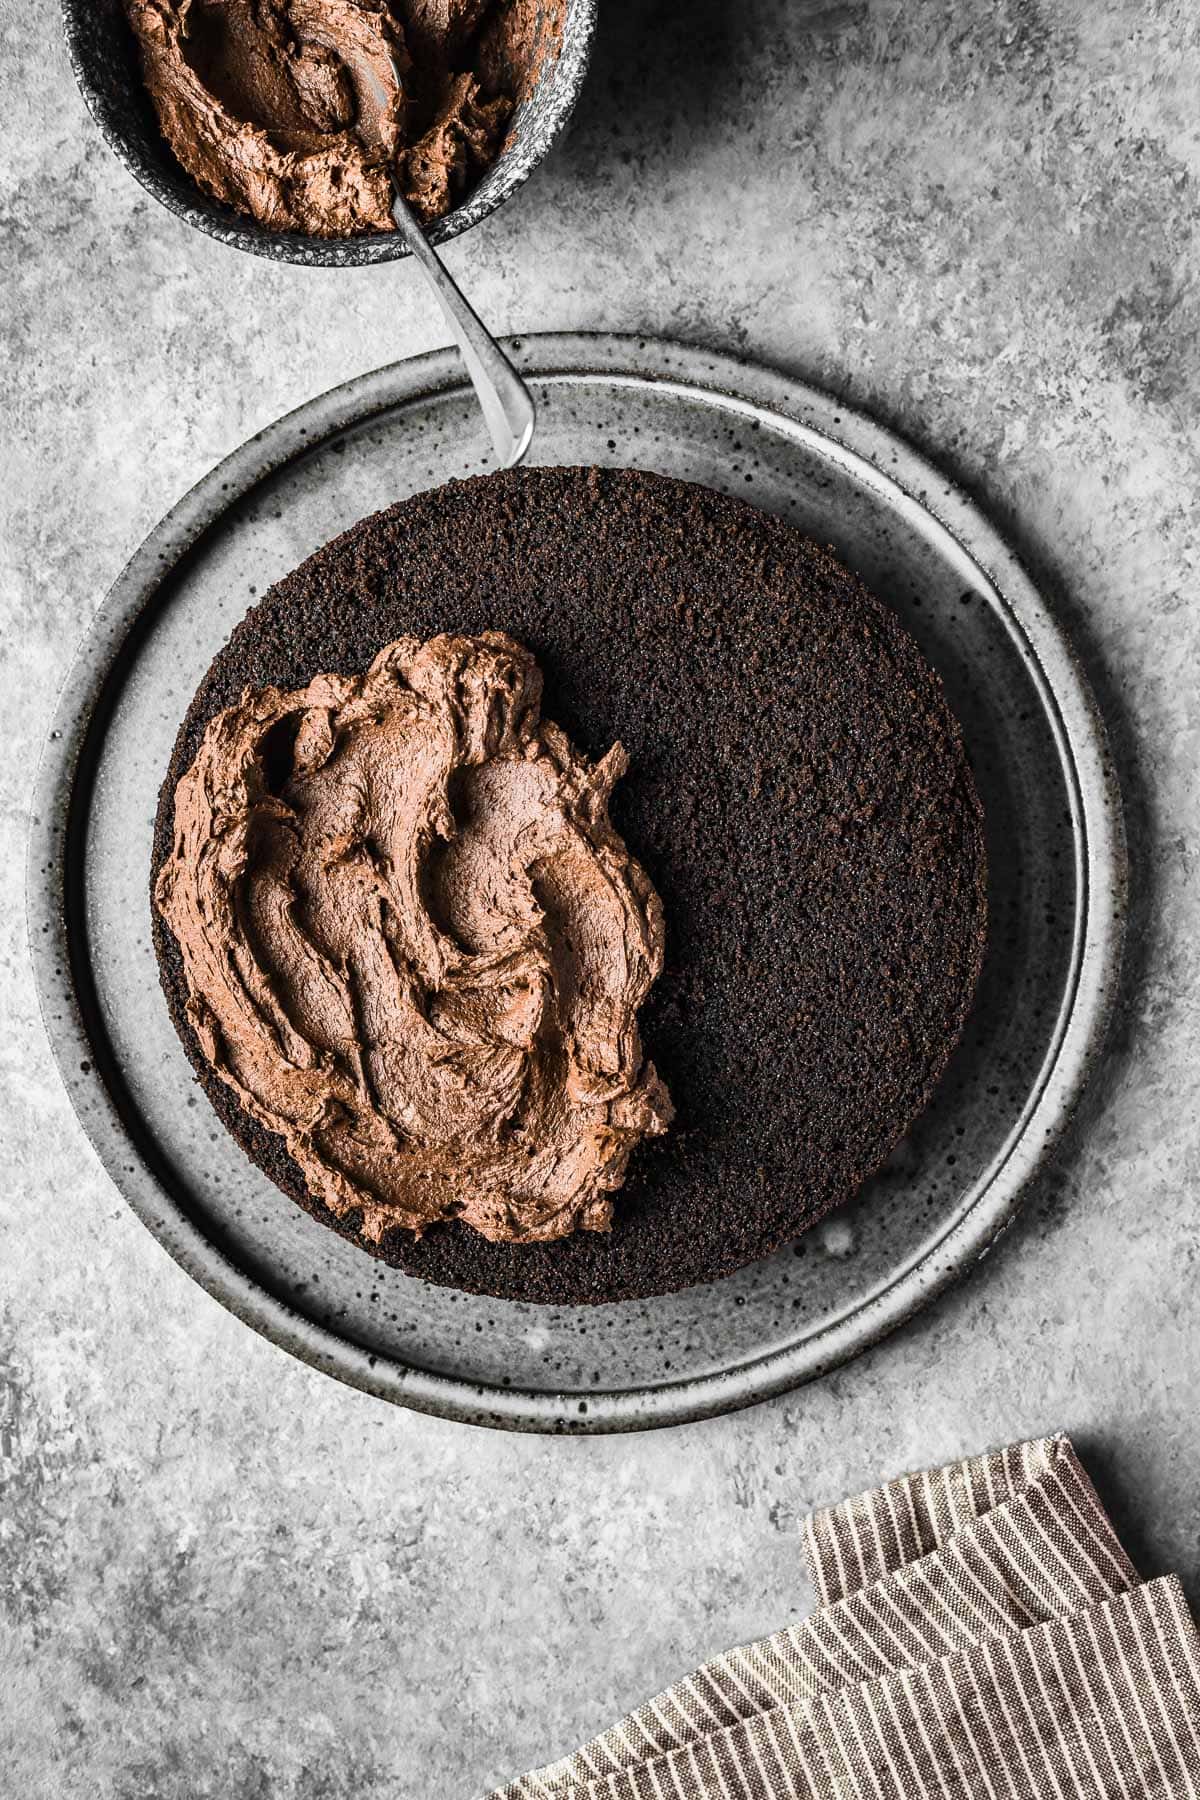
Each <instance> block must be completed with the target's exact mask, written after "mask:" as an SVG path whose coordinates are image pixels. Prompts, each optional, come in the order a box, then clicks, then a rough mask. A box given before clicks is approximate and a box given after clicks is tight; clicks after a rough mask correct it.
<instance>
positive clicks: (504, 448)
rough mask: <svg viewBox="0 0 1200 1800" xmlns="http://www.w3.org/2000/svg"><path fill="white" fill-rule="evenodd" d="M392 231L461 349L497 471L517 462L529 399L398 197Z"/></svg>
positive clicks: (525, 436) (527, 437) (532, 418)
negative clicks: (416, 265)
mask: <svg viewBox="0 0 1200 1800" xmlns="http://www.w3.org/2000/svg"><path fill="white" fill-rule="evenodd" d="M392 217H393V219H395V221H396V229H397V231H398V232H399V233H400V235H401V237H402V238H403V239H404V241H405V243H406V244H407V245H408V248H409V249H410V250H411V252H412V255H413V259H414V261H416V262H417V263H418V264H419V266H420V269H421V273H422V274H423V275H424V277H425V279H426V281H427V282H428V283H429V285H430V287H431V288H432V289H433V292H434V293H435V294H436V296H437V300H438V304H439V305H440V306H441V309H442V311H443V312H444V313H445V315H446V323H447V324H448V325H449V327H450V329H451V331H452V332H453V333H454V336H455V338H456V340H457V342H458V347H459V349H460V350H461V351H462V359H463V361H464V362H465V363H466V365H467V373H468V375H469V376H470V377H471V380H472V382H473V383H474V387H475V392H476V394H477V395H478V397H479V404H480V406H481V407H482V408H483V417H484V420H485V422H486V424H487V428H488V433H489V435H490V437H491V440H492V443H493V444H494V445H495V447H496V457H497V460H498V461H499V463H500V466H501V468H503V469H512V468H515V467H516V465H517V464H518V463H519V462H520V460H521V458H522V457H523V456H524V454H525V452H526V451H527V450H528V448H529V445H530V442H531V440H532V438H533V428H534V425H535V423H536V421H537V413H536V410H535V408H534V404H533V396H532V394H531V393H530V392H529V389H528V388H527V387H526V386H525V383H524V382H523V381H522V380H521V377H520V376H519V375H518V374H517V371H516V370H515V369H514V368H513V366H512V364H511V363H510V362H509V360H508V358H507V356H505V354H504V352H503V350H502V349H501V348H500V346H499V344H498V343H497V342H496V340H495V338H494V337H493V336H492V334H491V332H490V331H489V330H488V328H487V326H486V325H485V324H484V323H483V320H482V319H481V318H480V317H479V314H478V313H477V312H476V311H475V309H474V308H473V307H472V306H471V304H470V302H469V301H468V300H467V298H466V296H465V295H464V294H463V293H462V291H461V289H460V288H459V287H458V286H457V285H456V284H455V282H453V281H452V280H451V278H450V276H449V274H448V273H447V271H446V268H445V265H444V264H443V262H442V260H441V258H440V257H439V255H438V253H437V251H436V250H435V249H434V247H433V245H432V244H431V243H430V241H429V239H428V238H427V237H426V236H425V231H424V227H423V226H422V224H421V221H420V220H419V219H418V218H417V215H416V213H415V212H413V210H412V208H411V206H409V204H408V202H407V200H405V199H403V198H402V197H401V195H400V194H399V193H397V194H396V197H395V199H394V200H393V201H392Z"/></svg>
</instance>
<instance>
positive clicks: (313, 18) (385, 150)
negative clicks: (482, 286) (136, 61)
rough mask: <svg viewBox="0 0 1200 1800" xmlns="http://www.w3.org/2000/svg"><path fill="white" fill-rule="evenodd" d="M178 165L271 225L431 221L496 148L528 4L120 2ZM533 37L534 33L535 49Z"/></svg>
mask: <svg viewBox="0 0 1200 1800" xmlns="http://www.w3.org/2000/svg"><path fill="white" fill-rule="evenodd" d="M124 4H125V10H126V13H127V16H128V18H129V21H130V24H131V26H132V28H133V32H134V36H135V37H136V39H137V43H138V47H139V53H140V59H141V68H142V75H143V79H144V81H145V84H146V87H147V90H148V92H149V94H150V98H151V100H152V102H153V104H154V109H155V112H156V113H157V115H158V120H159V125H160V127H161V129H162V133H163V136H164V137H165V138H166V140H167V142H168V144H169V145H170V147H171V149H172V151H173V152H174V154H175V156H176V157H177V158H178V160H179V162H180V163H181V164H182V165H183V167H184V168H185V169H186V170H187V171H188V173H189V174H190V175H191V176H192V177H193V179H194V180H196V181H197V182H198V183H199V184H200V186H201V187H203V188H204V189H205V190H206V191H207V192H208V193H210V194H212V195H213V196H214V198H216V199H217V200H220V201H223V202H224V203H225V204H226V205H229V206H232V207H234V208H236V209H237V210H238V211H240V212H244V213H248V214H250V215H251V217H253V218H255V219H257V220H258V221H259V222H260V223H261V224H263V225H266V226H267V227H269V228H271V229H273V230H279V231H299V232H305V233H309V234H311V235H313V236H316V237H347V236H352V235H354V234H355V233H358V232H363V231H390V230H392V229H393V225H392V217H391V204H392V193H393V185H394V183H398V184H399V186H400V188H401V190H402V192H403V193H404V195H405V197H406V199H407V200H408V202H409V204H410V205H411V206H412V207H413V208H414V209H415V210H416V212H417V213H418V215H419V216H420V217H421V218H422V219H425V220H431V219H436V218H440V217H441V216H442V215H443V214H444V213H447V212H449V211H450V210H451V208H452V207H453V206H454V205H455V204H456V203H457V201H458V199H459V198H460V197H461V195H462V194H463V192H464V191H465V189H466V188H467V186H468V185H469V184H470V182H471V180H472V179H473V178H474V177H475V176H477V175H478V174H479V173H480V171H482V170H483V169H484V168H486V167H487V165H488V164H489V163H490V162H492V161H493V160H494V158H495V157H496V156H497V154H498V153H499V150H500V148H501V143H502V139H503V136H504V133H505V130H506V128H507V124H508V120H509V117H510V115H511V112H512V109H513V105H514V103H515V101H516V100H517V99H518V98H519V97H520V90H521V85H522V81H521V75H520V73H519V70H520V64H521V60H522V58H523V57H530V58H536V56H537V54H538V53H539V52H538V51H537V49H536V47H535V40H534V38H533V37H532V36H531V35H530V31H529V23H528V19H527V17H526V13H527V10H528V0H517V3H516V4H513V3H512V0H406V3H398V4H390V3H389V0H124ZM537 42H539V43H540V39H539V40H537Z"/></svg>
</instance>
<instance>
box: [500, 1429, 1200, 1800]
mask: <svg viewBox="0 0 1200 1800" xmlns="http://www.w3.org/2000/svg"><path fill="white" fill-rule="evenodd" d="M804 1544H805V1553H806V1557H807V1560H808V1564H809V1573H810V1575H811V1578H812V1581H813V1584H814V1586H815V1588H816V1592H817V1596H818V1600H819V1605H818V1607H817V1610H816V1611H815V1612H813V1613H812V1614H811V1615H810V1616H809V1617H808V1618H807V1619H805V1620H803V1621H802V1622H801V1623H800V1624H799V1625H793V1626H789V1627H788V1628H787V1629H786V1630H785V1631H780V1632H777V1633H776V1634H775V1635H774V1636H773V1637H769V1638H762V1639H760V1640H759V1641H758V1642H757V1643H753V1644H746V1645H743V1646H742V1647H741V1648H740V1649H736V1650H731V1651H729V1652H728V1653H727V1654H726V1655H724V1656H719V1657H717V1658H716V1659H715V1660H714V1661H713V1662H709V1663H705V1664H704V1666H703V1667H702V1668H700V1669H697V1670H696V1671H695V1672H694V1673H693V1674H691V1675H689V1676H687V1677H685V1679H684V1680H683V1681H680V1682H678V1683H677V1684H676V1686H674V1687H672V1688H669V1689H668V1690H667V1691H666V1692H665V1693H663V1694H659V1695H658V1696H657V1698H656V1699H654V1700H651V1701H649V1702H648V1703H647V1704H646V1705H645V1706H642V1707H640V1708H639V1709H638V1710H637V1711H636V1712H633V1713H630V1714H629V1716H628V1717H627V1718H624V1719H622V1720H621V1721H620V1722H619V1723H618V1724H616V1725H614V1726H612V1727H611V1729H610V1730H608V1731H605V1732H602V1733H601V1735H600V1736H599V1737H596V1738H593V1739H592V1740H591V1742H590V1743H587V1744H585V1745H584V1746H583V1748H582V1749H581V1750H577V1751H576V1752H575V1753H574V1755H572V1756H568V1757H566V1758H565V1759H564V1760H563V1761H562V1762H557V1763H553V1764H551V1765H550V1766H549V1767H547V1768H544V1769H539V1770H537V1771H535V1772H533V1773H532V1774H529V1775H525V1776H522V1777H521V1779H520V1780H518V1781H515V1782H513V1783H511V1784H510V1785H509V1786H508V1787H505V1788H502V1789H499V1790H497V1792H496V1794H494V1795H493V1796H492V1797H491V1800H793V1797H795V1800H918V1797H924V1796H926V1795H929V1796H935V1795H936V1796H945V1797H946V1800H968V1797H969V1800H1109V1797H1110V1796H1111V1797H1112V1800H1147V1797H1149V1796H1156V1797H1157V1796H1170V1800H1175V1796H1190V1797H1191V1800H1200V1639H1198V1637H1197V1633H1196V1627H1195V1623H1194V1621H1193V1619H1192V1617H1191V1614H1190V1612H1189V1611H1188V1606H1187V1602H1186V1600H1185V1599H1184V1596H1183V1592H1182V1590H1181V1588H1180V1586H1179V1583H1178V1581H1177V1579H1176V1578H1175V1577H1174V1576H1168V1577H1165V1578H1163V1579H1161V1580H1157V1581H1147V1582H1140V1581H1139V1580H1138V1577H1137V1574H1136V1572H1135V1570H1134V1568H1133V1565H1132V1563H1131V1562H1130V1560H1129V1558H1128V1557H1127V1556H1126V1554H1125V1551H1124V1550H1123V1549H1122V1547H1121V1544H1120V1542H1119V1541H1118V1539H1117V1535H1116V1532H1115V1531H1114V1530H1113V1527H1112V1524H1111V1522H1110V1520H1109V1518H1108V1516H1107V1514H1106V1513H1105V1511H1104V1508H1103V1507H1102V1506H1101V1504H1100V1501H1099V1498H1098V1497H1097V1494H1096V1491H1095V1489H1094V1488H1093V1487H1092V1484H1091V1482H1090V1481H1089V1480H1088V1477H1087V1475H1086V1474H1085V1473H1084V1470H1083V1468H1082V1466H1081V1464H1080V1462H1079V1459H1078V1457H1077V1456H1076V1454H1075V1451H1074V1449H1073V1448H1072V1446H1071V1444H1070V1442H1069V1440H1068V1439H1067V1438H1065V1437H1055V1438H1043V1439H1041V1440H1039V1441H1037V1442H1035V1443H1028V1444H1017V1445H1013V1446H1010V1448H1008V1449H1007V1450H1001V1451H997V1452H995V1453H993V1454H991V1455H986V1456H979V1457H973V1458H971V1459H969V1460H968V1461H965V1462H959V1463H952V1464H950V1465H948V1466H947V1467H946V1468H942V1469H934V1470H927V1471H925V1472H924V1473H922V1474H919V1475H906V1476H902V1477H901V1478H900V1479H899V1480H896V1481H889V1482H888V1483H887V1484H886V1485H885V1486H883V1487H880V1488H875V1489H873V1490H872V1491H871V1492H870V1493H866V1494H862V1495H859V1496H858V1497H857V1498H856V1499H853V1500H846V1501H844V1502H843V1503H842V1504H841V1505H839V1506H832V1507H829V1508H827V1509H826V1510H824V1511H822V1512H817V1513H814V1514H813V1515H812V1516H811V1517H810V1518H809V1519H808V1520H807V1521H806V1523H805V1527H804Z"/></svg>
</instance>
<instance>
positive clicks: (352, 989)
mask: <svg viewBox="0 0 1200 1800" xmlns="http://www.w3.org/2000/svg"><path fill="white" fill-rule="evenodd" d="M541 692H542V677H541V673H540V671H539V669H538V667H537V664H536V663H535V662H534V660H533V658H532V656H530V654H529V652H528V651H527V650H525V649H523V648H522V646H521V645H520V644H518V643H516V642H514V640H513V639H511V638H509V637H506V636H504V635H503V634H501V633H498V632H487V633H484V634H483V635H481V636H480V637H477V638H465V637H455V636H449V635H444V636H441V637H437V638H434V639H433V640H432V641H430V642H429V643H426V644H424V645H421V644H419V643H418V642H417V640H416V639H414V638H401V639H400V640H398V641H397V642H395V643H392V644H389V645H388V646H387V647H386V648H385V649H383V650H382V651H381V652H380V653H379V655H378V656H376V658H375V660H374V662H373V663H372V664H371V667H370V669H369V670H368V671H367V673H366V674H365V675H363V676H354V677H347V676H333V675H318V676H317V677H316V678H315V679H314V680H312V681H310V682H309V684H308V686H307V687H305V688H303V689H301V690H298V691H293V692H283V691H281V690H280V689H279V688H274V687H267V688H264V689H258V690H255V689H247V690H246V691H245V693H244V694H243V695H242V697H241V699H240V701H238V702H237V703H236V704H235V705H233V706H230V707H228V708H226V709H225V710H224V711H222V712H221V713H219V714H218V715H217V716H216V717H215V718H214V719H212V720H211V722H210V723H209V725H208V727H207V729H206V730H205V733H204V737H203V740H202V742H201V745H200V749H199V752H198V754H197V756H196V759H195V761H194V762H193V764H192V766H191V768H190V769H189V770H188V771H187V773H186V774H185V775H184V776H183V778H182V779H181V780H180V782H179V784H178V787H177V789H176V793H175V830H174V842H173V846H172V851H171V854H170V856H169V858H168V859H167V861H166V862H165V863H164V865H163V867H162V870H161V872H160V874H159V877H158V881H157V887H156V902H157V905H158V907H159V909H160V911H161V913H162V916H163V918H164V919H165V920H166V921H167V923H168V924H169V925H170V928H171V930H172V932H173V933H174V935H175V938H176V940H177V942H178V944H179V946H180V950H181V952H182V956H183V963H184V969H185V971H186V979H187V986H188V994H189V998H188V1001H187V1013H188V1018H189V1020H190V1022H191V1024H192V1027H193V1029H194V1031H195V1033H196V1036H197V1038H198V1040H199V1043H200V1045H201V1047H202V1049H203V1053H204V1055H205V1057H206V1058H207V1059H208V1061H209V1063H210V1064H211V1065H212V1067H213V1068H214V1070H215V1071H216V1072H217V1074H218V1075H219V1076H220V1078H221V1080H222V1081H224V1082H225V1083H226V1084H227V1085H228V1086H229V1087H230V1088H231V1089H232V1090H233V1091H234V1093H235V1094H236V1096H237V1098H238V1100H239V1101H240V1102H241V1104H242V1105H243V1106H244V1107H245V1109H246V1110H247V1112H249V1113H250V1114H251V1115H252V1116H253V1117H254V1118H255V1119H257V1120H258V1122H259V1123H260V1124H262V1125H264V1126H266V1127H267V1128H268V1129H270V1130H271V1131H274V1132H277V1133H278V1134H279V1135H280V1137H282V1138H283V1139H284V1141H285V1142H286V1144H287V1147H288V1150H289V1152H290V1154H291V1155H292V1157H293V1158H294V1159H295V1162H296V1164H297V1165H298V1166H299V1168H300V1169H302V1170H303V1172H304V1177H305V1179H306V1181H307V1183H308V1185H309V1188H310V1190H311V1191H312V1192H313V1193H314V1194H316V1195H317V1196H319V1197H320V1198H321V1200H323V1202H324V1203H325V1205H326V1206H327V1207H328V1208H329V1210H330V1211H331V1212H332V1213H334V1214H335V1215H338V1216H345V1215H347V1214H349V1213H351V1212H357V1213H359V1214H360V1215H361V1226H360V1229H361V1231H362V1233H363V1235H364V1236H365V1237H367V1238H368V1239H370V1240H372V1241H374V1242H378V1241H379V1240H380V1239H381V1238H382V1236H383V1234H384V1232H385V1231H387V1230H389V1229H391V1228H393V1227H396V1226H402V1227H405V1228H407V1229H409V1230H411V1231H413V1232H415V1233H416V1234H417V1235H418V1236H419V1235H420V1234H421V1232H422V1231H423V1230H424V1229H425V1228H426V1227H427V1226H428V1225H430V1224H432V1223H434V1222H436V1221H440V1220H445V1219H451V1218H456V1219H460V1220H462V1221H463V1222H464V1223H466V1224H468V1225H470V1226H473V1227H474V1229H475V1230H476V1231H478V1232H480V1233H482V1234H483V1236H485V1237H487V1238H491V1239H493V1240H497V1241H502V1242H531V1241H544V1240H548V1239H553V1238H559V1237H564V1236H566V1235H568V1234H569V1233H571V1232H572V1231H575V1230H577V1229H584V1230H592V1231H603V1230H606V1229H607V1228H608V1226H609V1224H610V1221H611V1217H612V1204H613V1203H612V1192H613V1190H614V1189H615V1188H617V1187H619V1186H620V1184H621V1182H622V1180H623V1178H624V1175H625V1169H626V1164H627V1163H628V1160H629V1155H630V1152H631V1150H632V1149H633V1147H634V1146H635V1145H636V1144H637V1143H638V1142H639V1141H640V1140H641V1139H642V1138H643V1137H645V1136H647V1135H648V1134H657V1133H660V1132H662V1131H664V1130H665V1129H666V1127H667V1124H668V1122H669V1121H670V1119H671V1116H672V1109H671V1104H670V1101H669V1099H668V1097H667V1092H666V1089H665V1087H664V1086H663V1084H662V1082H661V1081H660V1080H659V1079H658V1076H657V1075H656V1073H655V1070H654V1067H653V1065H652V1064H651V1063H644V1062H643V1060H642V1049H641V1042H640V1039H639V1036H638V1027H637V1014H638V1009H639V1007H640V1006H641V1004H642V1002H643V1001H644V999H645V998H646V995H647V993H648V992H649V989H650V986H651V984H652V982H653V981H654V980H655V978H656V976H657V975H658V974H659V973H660V971H661V968H662V960H663V939H664V931H663V917H662V908H661V906H660V904H659V901H658V897H657V895H656V893H655V892H654V889H653V888H652V887H651V885H650V882H649V880H648V879H647V877H646V875H645V874H644V873H643V871H642V870H641V869H640V868H639V866H638V864H637V863H636V862H635V861H634V860H633V858H632V857H631V856H630V855H629V852H628V851H627V849H626V847H625V845H624V843H623V842H622V840H621V839H620V838H619V837H618V836H617V834H616V832H615V831H614V830H613V829H612V826H611V825H610V823H609V818H608V801H609V796H610V794H611V791H612V788H613V784H614V783H615V782H616V781H617V779H618V778H619V777H620V776H621V775H622V774H623V773H624V772H625V768H626V759H625V754H624V751H623V750H622V749H621V747H620V745H619V744H616V745H614V746H613V747H612V748H611V749H610V750H609V751H608V753H607V755H605V756H604V757H603V758H602V759H601V760H600V761H599V762H598V763H595V764H592V763H589V762H587V761H586V760H585V759H584V758H583V757H582V756H581V755H580V754H579V753H578V752H577V751H576V750H574V749H573V748H572V746H571V744H570V742H569V741H568V739H567V738H566V737H565V735H564V734H563V732H562V731H560V730H559V729H558V727H557V726H556V725H554V724H552V723H550V722H549V721H548V720H544V719H542V718H541V717H540V711H539V709H540V702H541Z"/></svg>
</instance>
